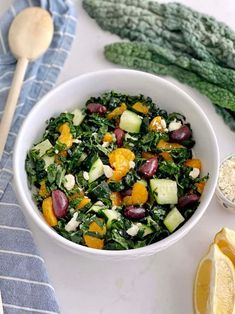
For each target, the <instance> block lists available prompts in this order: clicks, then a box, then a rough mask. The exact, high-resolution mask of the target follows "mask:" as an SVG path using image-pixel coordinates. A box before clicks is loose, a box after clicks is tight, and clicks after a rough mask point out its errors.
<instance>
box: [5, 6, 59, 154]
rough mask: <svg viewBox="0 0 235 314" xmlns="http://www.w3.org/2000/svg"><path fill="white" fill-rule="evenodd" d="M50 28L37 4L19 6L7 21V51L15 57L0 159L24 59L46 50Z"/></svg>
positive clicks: (19, 87) (25, 66) (18, 90)
mask: <svg viewBox="0 0 235 314" xmlns="http://www.w3.org/2000/svg"><path fill="white" fill-rule="evenodd" d="M53 30H54V28H53V21H52V18H51V16H50V14H49V13H48V12H47V11H46V10H44V9H41V8H39V7H30V8H27V9H25V10H23V11H22V12H20V13H19V14H18V15H17V16H16V17H15V19H14V20H13V22H12V24H11V27H10V30H9V34H8V41H9V46H10V49H11V51H12V53H13V54H14V56H15V57H16V58H17V60H18V61H17V65H16V71H15V74H14V78H13V81H12V86H11V89H10V92H9V95H8V98H7V102H6V106H5V110H4V114H3V117H2V120H1V124H0V159H1V157H2V153H3V150H4V146H5V144H6V139H7V135H8V132H9V130H10V127H11V122H12V118H13V115H14V112H15V108H16V104H17V100H18V98H19V95H20V91H21V87H22V83H23V80H24V76H25V72H26V70H27V66H28V63H29V62H30V61H33V60H35V59H37V58H38V57H40V56H41V55H42V54H43V53H44V52H45V51H46V50H47V48H48V47H49V45H50V43H51V40H52V37H53Z"/></svg>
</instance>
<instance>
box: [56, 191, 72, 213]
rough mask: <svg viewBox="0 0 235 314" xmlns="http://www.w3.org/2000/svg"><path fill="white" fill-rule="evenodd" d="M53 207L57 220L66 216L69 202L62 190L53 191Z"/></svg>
mask: <svg viewBox="0 0 235 314" xmlns="http://www.w3.org/2000/svg"><path fill="white" fill-rule="evenodd" d="M52 205H53V209H54V213H55V215H56V217H57V218H62V217H64V216H65V215H66V213H67V208H68V205H69V202H68V199H67V196H66V195H65V194H64V192H62V191H60V190H54V191H52Z"/></svg>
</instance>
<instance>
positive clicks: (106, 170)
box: [103, 165, 113, 178]
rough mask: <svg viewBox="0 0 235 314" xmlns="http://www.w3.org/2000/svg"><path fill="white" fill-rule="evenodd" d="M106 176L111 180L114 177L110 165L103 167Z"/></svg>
mask: <svg viewBox="0 0 235 314" xmlns="http://www.w3.org/2000/svg"><path fill="white" fill-rule="evenodd" d="M103 169H104V175H105V176H106V178H111V177H112V175H113V169H112V168H111V167H110V166H108V165H103Z"/></svg>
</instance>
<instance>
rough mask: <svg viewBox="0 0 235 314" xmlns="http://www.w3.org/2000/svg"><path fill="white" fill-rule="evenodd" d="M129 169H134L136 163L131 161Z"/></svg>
mask: <svg viewBox="0 0 235 314" xmlns="http://www.w3.org/2000/svg"><path fill="white" fill-rule="evenodd" d="M129 167H130V169H134V168H135V162H134V161H132V160H131V161H129Z"/></svg>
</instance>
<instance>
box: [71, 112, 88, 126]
mask: <svg viewBox="0 0 235 314" xmlns="http://www.w3.org/2000/svg"><path fill="white" fill-rule="evenodd" d="M72 114H73V115H74V117H73V124H74V125H75V126H78V125H80V124H81V123H82V121H83V119H84V118H85V113H84V112H82V110H80V109H75V110H74V111H72Z"/></svg>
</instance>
